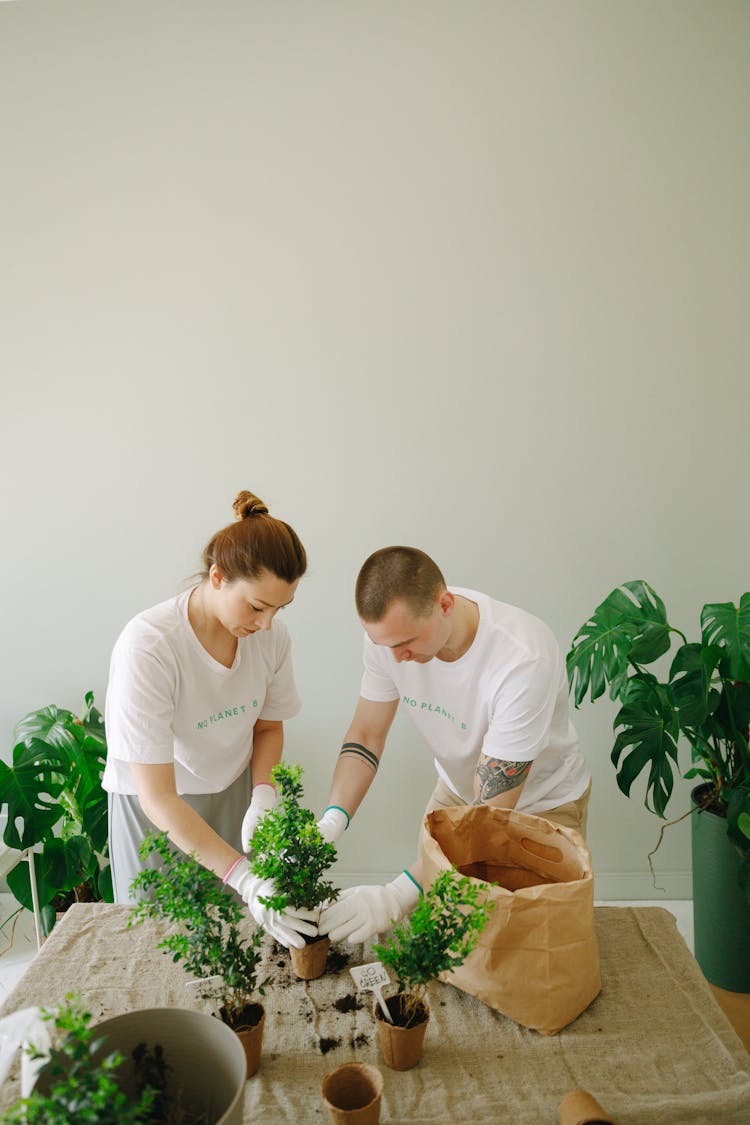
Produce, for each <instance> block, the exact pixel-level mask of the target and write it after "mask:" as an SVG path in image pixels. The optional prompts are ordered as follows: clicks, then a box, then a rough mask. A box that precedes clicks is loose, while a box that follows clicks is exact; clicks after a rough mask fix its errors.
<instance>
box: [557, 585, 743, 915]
mask: <svg viewBox="0 0 750 1125" xmlns="http://www.w3.org/2000/svg"><path fill="white" fill-rule="evenodd" d="M700 622H701V636H700V640H698V641H689V640H688V638H687V636H686V635H685V634H684V633H683V632H682V631H681V630H680V629H677V628H675V627H674V626H673V625H671V624H670V623H669V621H668V620H667V613H666V609H665V606H664V603H663V602H662V600H661V598H660V597H659V596H658V595H657V594H656V593H655V591H654V590H653V589H652V588H651V586H649V585H648V584H647V583H646V582H644V581H643V580H638V581H633V582H625V583H623V585H621V586H618V587H617V588H616V589H614V590H613V591H612V592H611V593H610V594H609V596H608V597H607V598H605V600H604V601H603V602H602V603H601V605H599V606H597V608H596V609H595V610H594V612H593V614H592V615H591V617H589V618H588V620H587V621H586V622H585V623H584V624H583V625H582V626H581V628H580V629H579V630H578V632H577V633H576V635H575V637H574V638H573V641H572V644H571V648H570V651H569V652H568V655H567V667H568V677H569V680H570V684H571V688H572V690H573V691H574V695H575V704H576V707H578V706H579V705H580V704H581V703H582V702H583V700H584V698H585V696H586V694H587V693H588V694H589V695H590V697H591V700H592V701H593V700H595V699H598V698H599V696H601V695H603V694H604V692H605V690H606V689H607V688H609V694H610V697H611V698H612V699H615V700H617V701H618V702H619V703H620V704H621V706H620V709H619V711H618V712H617V714H616V716H615V719H614V729H615V732H616V737H615V742H614V746H613V748H612V753H611V757H612V762H613V764H614V766H615V767H616V769H617V784H618V785H619V787H620V789H621V790H622V792H623V793H625V795H626V796H629V795H630V789H631V786H632V785H633V782H634V781H635V779H636V778H637V777H638V776H639V775H640V774H641V773H642V772H643V771H644V770H646V771H647V778H646V805H647V807H648V808H650V809H652V811H654V812H656V813H657V814H658V815H659V816H661V817H663V816H664V815H665V810H666V807H667V803H668V801H669V798H670V796H671V794H672V789H673V786H674V774H675V770H676V769H679V743H680V741H681V740H682V741H683V742H685V743H687V745H688V746H689V749H690V756H691V764H690V767H689V768H688V769H687V770H686V772H685V773H684V774H683V776H684V777H686V778H701V779H703V784H702V785H701V786H700V787H699V788H697V789H696V790H695V791H694V794H693V796H694V799H695V800H696V803H697V804H698V806H699V807H700V808H702V809H704V810H706V811H708V812H711V813H714V814H716V815H717V816H719V817H722V818H726V826H727V833H728V835H729V839H730V840H731V841H732V843H733V844H734V846H735V848H736V850H737V851H738V852H739V853H740V857H741V859H740V864H739V879H740V883H741V886H742V887H743V890H744V894H745V897H746V898H747V901H748V902H749V903H750V750H749V749H748V727H749V726H750V593H746V594H743V595H742V597H741V598H740V602H739V605H738V606H736V605H734V604H733V603H732V602H716V603H709V604H707V605H704V606H703V610H702V612H701V617H700ZM675 641H677V644H678V647H677V649H676V651H675V652H674V654H673V656H672V658H671V663H670V665H669V670H668V672H667V674H666V675H662V676H659V675H657V674H655V673H654V672H653V671H650V670H648V668H647V665H651V664H653V663H654V662H655V661H657V660H658V659H659V658H660V657H664V656H665V655H666V654H667V653H668V652H669V650H670V648H671V647H672V645H673V643H674V642H675Z"/></svg>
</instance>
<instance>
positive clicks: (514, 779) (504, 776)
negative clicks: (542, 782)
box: [474, 754, 531, 805]
mask: <svg viewBox="0 0 750 1125" xmlns="http://www.w3.org/2000/svg"><path fill="white" fill-rule="evenodd" d="M530 769H531V762H502V761H500V759H499V758H488V757H487V755H486V754H480V756H479V763H478V765H477V777H478V778H479V794H478V796H477V799H476V800H475V802H474V804H475V805H481V804H482V803H483V802H484V801H489V800H491V798H492V797H497V796H498V795H499V794H500V793H507V792H508V790H509V789H516V788H517V787H518V786H519V785H523V783H524V781H525V780H526V777H527V775H528V772H529V770H530Z"/></svg>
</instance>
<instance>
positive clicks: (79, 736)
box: [15, 705, 85, 755]
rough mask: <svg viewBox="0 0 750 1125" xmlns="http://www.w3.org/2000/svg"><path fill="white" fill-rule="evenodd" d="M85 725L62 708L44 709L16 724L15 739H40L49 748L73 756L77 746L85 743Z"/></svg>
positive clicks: (34, 712) (21, 740)
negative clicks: (51, 747) (52, 747)
mask: <svg viewBox="0 0 750 1125" xmlns="http://www.w3.org/2000/svg"><path fill="white" fill-rule="evenodd" d="M84 733H85V732H84V729H83V723H82V722H81V720H80V719H77V718H76V716H75V715H74V714H73V713H72V712H71V711H66V710H65V709H64V708H62V707H55V706H54V705H53V706H51V707H42V708H41V709H40V710H39V711H32V712H31V713H30V714H28V715H26V716H25V717H24V718H23V719H21V720H20V721H19V722H18V723H16V728H15V737H16V739H17V741H19V742H27V743H28V742H31V740H32V739H38V740H39V741H40V742H46V743H47V744H48V745H49V746H56V747H57V749H58V750H61V751H63V752H64V754H65V755H67V754H72V753H74V751H75V748H76V745H77V744H78V743H79V742H83V738H84Z"/></svg>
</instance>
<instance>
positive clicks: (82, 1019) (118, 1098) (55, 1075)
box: [0, 994, 157, 1125]
mask: <svg viewBox="0 0 750 1125" xmlns="http://www.w3.org/2000/svg"><path fill="white" fill-rule="evenodd" d="M41 1014H42V1018H43V1019H45V1020H50V1021H52V1023H53V1025H54V1031H53V1035H52V1040H53V1044H52V1048H51V1050H50V1052H49V1059H48V1061H47V1062H46V1063H45V1064H44V1065H43V1066H42V1067H41V1069H40V1071H39V1075H38V1078H37V1087H36V1088H35V1089H34V1090H33V1091H32V1093H31V1094H30V1096H29V1097H28V1098H22V1099H21V1100H20V1101H18V1102H16V1104H15V1105H13V1106H11V1107H10V1109H8V1110H6V1111H5V1113H3V1115H2V1117H0V1122H2V1125H71V1122H75V1125H124V1123H128V1122H138V1123H142V1125H144V1123H149V1122H152V1121H153V1120H154V1116H153V1112H154V1103H155V1101H156V1098H157V1091H156V1090H154V1089H152V1088H151V1087H149V1086H146V1087H145V1088H144V1089H143V1090H142V1092H141V1093H140V1095H139V1097H138V1100H137V1101H135V1102H133V1101H132V1100H131V1099H130V1098H129V1097H128V1096H127V1095H126V1094H125V1093H124V1092H123V1091H122V1090H121V1089H120V1087H119V1086H118V1084H117V1079H116V1077H115V1071H116V1070H117V1068H118V1067H119V1066H121V1064H122V1062H123V1056H122V1054H121V1053H120V1052H119V1051H113V1052H112V1053H111V1054H109V1055H106V1056H105V1057H104V1058H102V1059H101V1060H100V1061H97V1062H94V1060H93V1059H92V1055H93V1053H94V1052H95V1051H96V1050H97V1048H98V1046H99V1044H100V1042H101V1040H100V1039H97V1038H95V1035H96V1028H95V1027H92V1026H91V1013H90V1012H88V1011H86V1008H85V1007H84V1005H83V1002H82V1000H81V999H80V997H77V996H74V995H73V994H69V995H68V996H66V998H65V1004H64V1005H63V1006H62V1007H61V1008H60V1009H59V1010H58V1011H57V1012H55V1011H50V1010H43V1011H42V1013H41ZM28 1053H29V1055H30V1056H31V1057H32V1058H35V1059H39V1058H42V1057H43V1054H42V1053H41V1052H40V1051H38V1050H37V1049H36V1048H34V1047H29V1049H28ZM40 1082H42V1083H43V1084H44V1086H45V1087H46V1088H47V1090H48V1091H49V1092H48V1093H42V1092H41V1091H40V1090H39V1083H40Z"/></svg>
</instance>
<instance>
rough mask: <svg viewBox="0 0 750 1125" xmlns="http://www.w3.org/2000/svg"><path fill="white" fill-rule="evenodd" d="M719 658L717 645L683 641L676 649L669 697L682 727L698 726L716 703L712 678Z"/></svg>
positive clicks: (717, 700) (716, 694) (716, 695)
mask: <svg viewBox="0 0 750 1125" xmlns="http://www.w3.org/2000/svg"><path fill="white" fill-rule="evenodd" d="M721 658H722V650H721V648H720V647H719V646H718V645H699V644H686V645H683V646H682V647H681V648H680V649H678V650H677V653H676V654H675V658H674V660H673V661H672V667H671V668H670V670H669V698H670V700H671V702H672V706H673V707H674V708H675V709H676V710H677V718H678V722H679V724H680V726H681V727H690V728H696V727H699V726H700V725H701V723H703V722H704V721H705V720H706V719H707V718H708V716H709V715H710V714H711V713H712V712H713V711H715V710H716V708H717V707H718V705H719V699H720V695H719V692H718V691H716V689H715V688H712V687H711V680H712V677H713V674H714V672H715V671H716V669H717V668H718V666H719V663H720V661H721Z"/></svg>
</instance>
